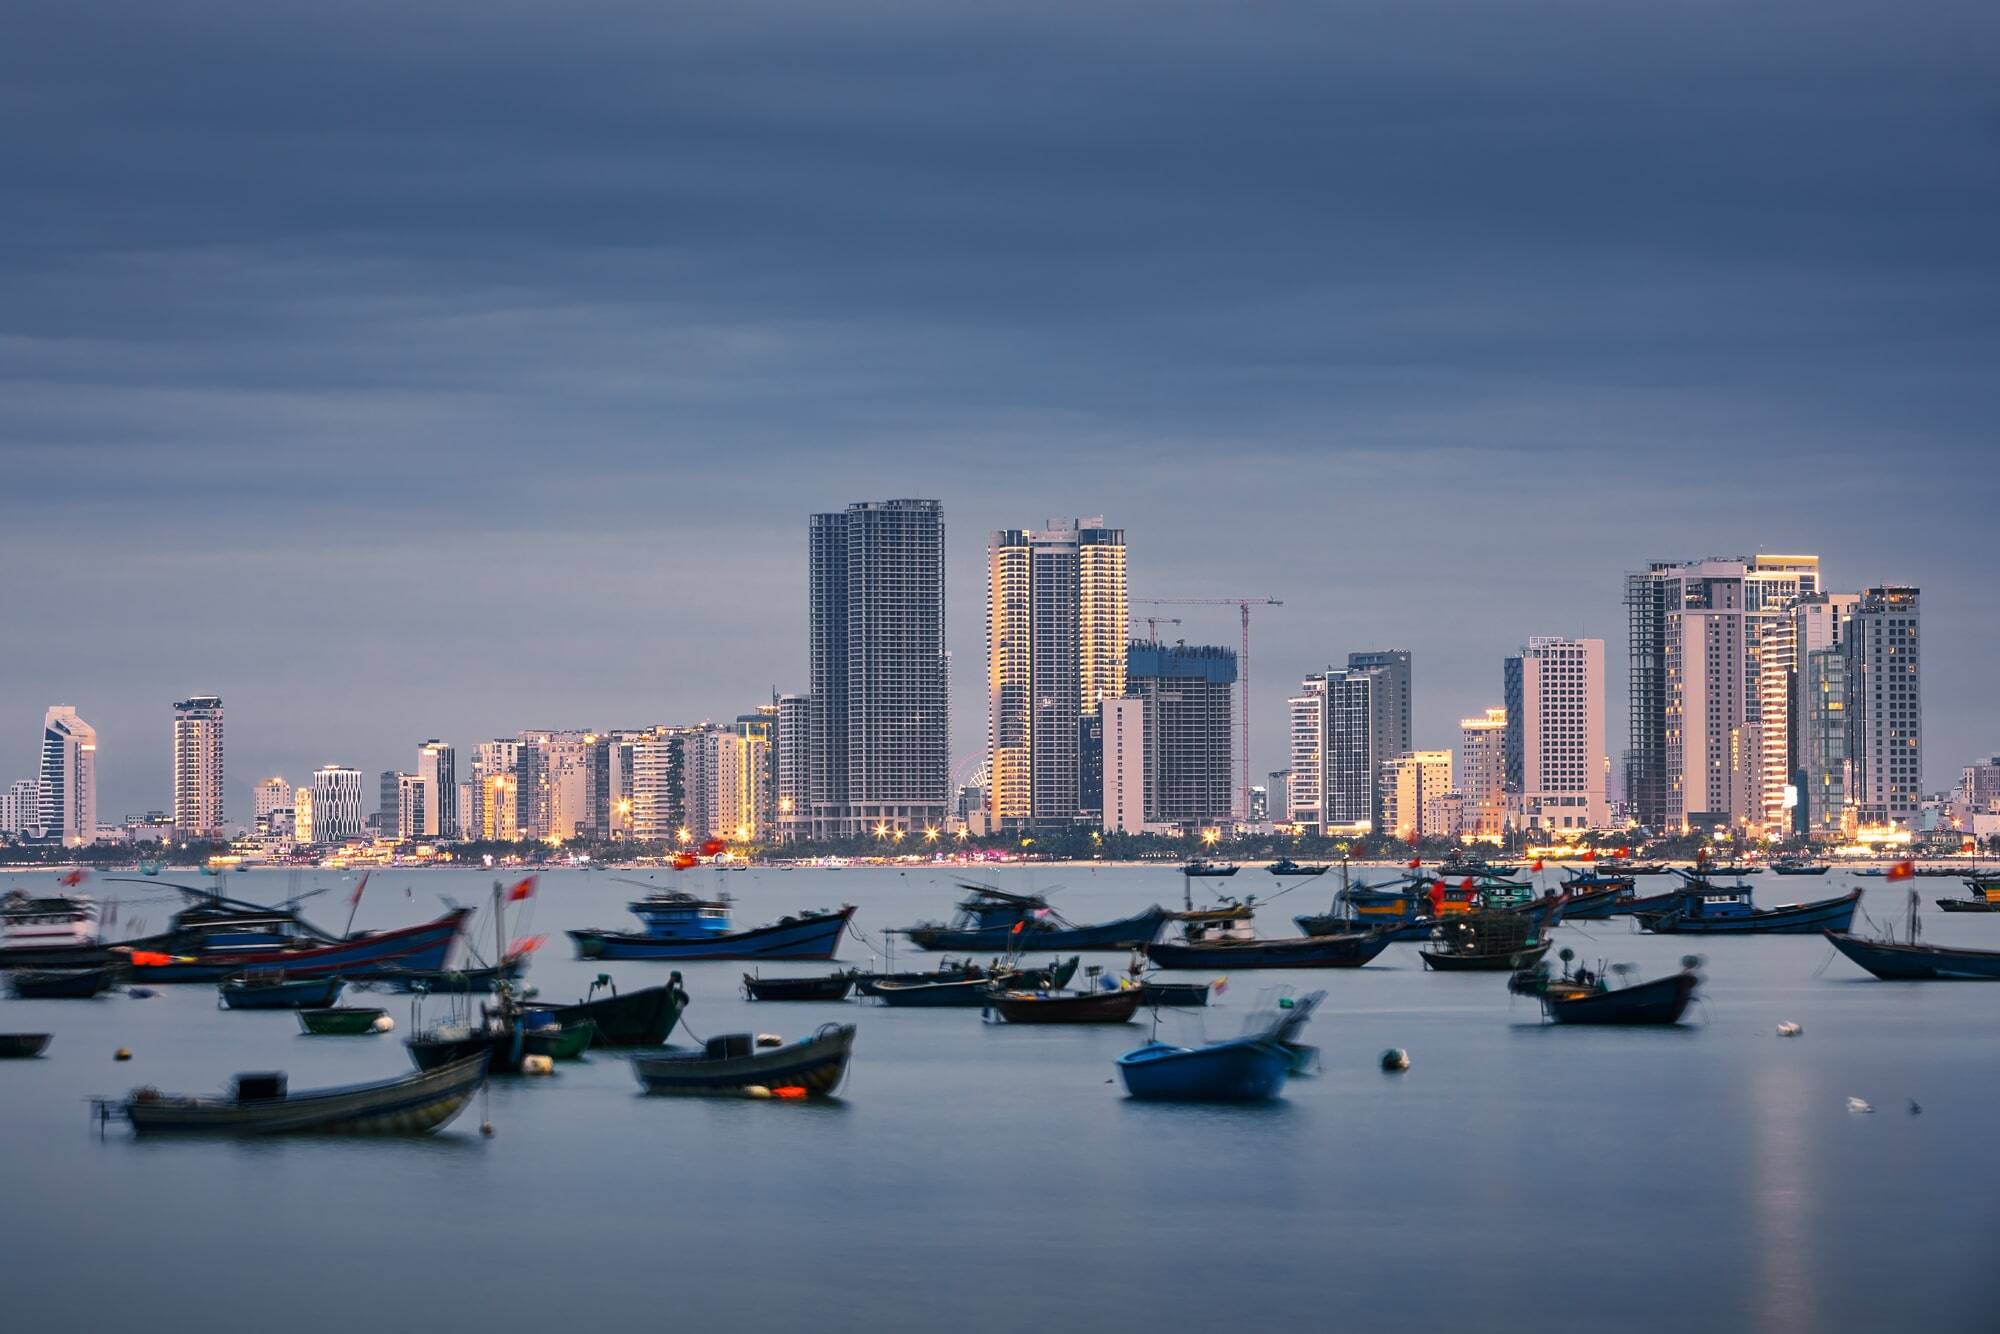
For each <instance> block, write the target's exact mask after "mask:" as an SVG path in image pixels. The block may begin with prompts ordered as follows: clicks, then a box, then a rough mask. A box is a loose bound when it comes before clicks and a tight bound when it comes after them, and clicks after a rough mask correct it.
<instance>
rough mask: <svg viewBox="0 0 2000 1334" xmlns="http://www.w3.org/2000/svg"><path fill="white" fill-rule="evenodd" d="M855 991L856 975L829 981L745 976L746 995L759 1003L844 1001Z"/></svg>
mask: <svg viewBox="0 0 2000 1334" xmlns="http://www.w3.org/2000/svg"><path fill="white" fill-rule="evenodd" d="M853 989H854V974H852V973H834V974H832V975H831V976H829V977H752V976H751V975H750V974H748V973H745V974H744V975H743V992H744V994H745V995H747V996H748V997H749V998H750V999H751V1000H755V1001H840V1000H846V999H847V993H848V992H850V991H852V990H853Z"/></svg>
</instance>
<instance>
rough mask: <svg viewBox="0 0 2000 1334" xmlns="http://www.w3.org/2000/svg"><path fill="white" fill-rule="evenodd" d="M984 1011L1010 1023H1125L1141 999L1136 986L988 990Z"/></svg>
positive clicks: (1134, 1012) (1134, 1011) (1143, 996)
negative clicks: (1091, 988) (1055, 989)
mask: <svg viewBox="0 0 2000 1334" xmlns="http://www.w3.org/2000/svg"><path fill="white" fill-rule="evenodd" d="M987 995H988V1000H987V1012H988V1013H989V1014H997V1015H999V1017H1000V1018H1002V1019H1004V1020H1006V1021H1007V1022H1008V1023H1010V1024H1129V1023H1131V1022H1132V1016H1133V1015H1135V1014H1137V1013H1138V1012H1139V1006H1140V1005H1141V1004H1142V1003H1144V1001H1145V993H1144V991H1143V990H1142V989H1141V988H1139V987H1110V988H1105V989H1100V990H1097V991H997V990H996V991H992V992H989V993H987Z"/></svg>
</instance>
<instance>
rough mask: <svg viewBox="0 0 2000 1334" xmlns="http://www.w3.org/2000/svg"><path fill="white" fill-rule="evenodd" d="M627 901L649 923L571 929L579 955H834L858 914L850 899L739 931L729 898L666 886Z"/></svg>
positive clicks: (660, 957)
mask: <svg viewBox="0 0 2000 1334" xmlns="http://www.w3.org/2000/svg"><path fill="white" fill-rule="evenodd" d="M627 906H628V908H629V910H630V911H631V913H632V914H633V915H634V916H635V917H637V918H638V919H639V921H640V922H641V923H642V924H643V925H644V927H645V929H644V930H642V931H602V930H595V929H585V930H579V931H571V932H570V933H569V938H570V939H571V940H574V941H575V942H576V955H577V957H578V958H579V959H674V960H681V959H831V958H832V957H833V956H834V954H835V952H836V951H838V950H839V949H840V938H841V936H842V934H843V933H845V932H846V930H847V923H848V922H849V920H851V919H852V918H853V916H854V908H853V906H852V905H848V906H845V907H843V908H841V909H840V910H839V911H838V912H805V913H800V914H798V915H797V916H795V917H784V918H780V919H779V920H778V921H775V922H773V923H771V924H770V925H769V926H759V927H752V928H751V929H750V930H748V931H735V930H732V929H731V928H730V921H729V901H728V900H727V899H701V898H696V897H695V896H694V895H692V894H683V893H681V892H680V891H678V890H665V891H662V892H660V893H657V894H650V895H648V896H647V897H645V898H643V899H640V900H638V901H637V902H635V903H632V904H629V905H627Z"/></svg>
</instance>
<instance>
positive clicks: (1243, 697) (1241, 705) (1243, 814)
mask: <svg viewBox="0 0 2000 1334" xmlns="http://www.w3.org/2000/svg"><path fill="white" fill-rule="evenodd" d="M1132 601H1134V602H1137V603H1141V604H1143V605H1145V606H1148V607H1235V608H1237V609H1239V610H1240V611H1241V612H1242V613H1243V649H1242V652H1241V653H1240V655H1239V656H1238V657H1237V659H1236V679H1237V685H1238V690H1237V700H1236V705H1237V709H1236V712H1237V724H1236V745H1237V750H1238V751H1239V760H1238V763H1239V764H1240V766H1241V768H1240V772H1241V774H1242V778H1241V780H1240V781H1239V782H1238V783H1237V785H1236V800H1235V803H1234V805H1235V810H1234V811H1233V812H1232V814H1234V815H1235V817H1236V819H1237V820H1238V821H1246V820H1248V819H1249V818H1250V609H1251V608H1252V607H1282V606H1284V605H1285V604H1284V603H1283V602H1280V601H1279V600H1278V599H1277V598H1133V599H1132ZM1141 619H1146V618H1143V617H1142V618H1141ZM1162 619H1165V618H1162ZM1174 624H1176V625H1178V624H1180V622H1178V621H1176V622H1174Z"/></svg>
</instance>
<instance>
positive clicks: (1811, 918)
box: [1633, 878, 1861, 935]
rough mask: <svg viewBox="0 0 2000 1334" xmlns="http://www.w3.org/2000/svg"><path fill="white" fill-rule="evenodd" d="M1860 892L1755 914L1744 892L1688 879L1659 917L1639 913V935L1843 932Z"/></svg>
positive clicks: (1746, 888) (1744, 889)
mask: <svg viewBox="0 0 2000 1334" xmlns="http://www.w3.org/2000/svg"><path fill="white" fill-rule="evenodd" d="M1860 902H1861V891H1860V890H1859V889H1856V890H1853V891H1851V892H1849V893H1846V894H1843V895H1841V896H1840V897H1839V898H1837V899H1821V900H1819V901H1818V902H1816V903H1786V904H1781V905H1779V906H1778V907H1776V908H1759V907H1758V906H1757V904H1756V900H1755V898H1754V896H1753V895H1752V893H1751V891H1750V888H1749V886H1747V885H1738V886H1734V887H1730V886H1721V885H1715V884H1711V883H1709V882H1707V881H1703V880H1698V879H1693V878H1690V880H1689V883H1688V884H1686V885H1684V886H1683V887H1682V888H1681V891H1680V893H1679V894H1678V895H1677V896H1676V898H1675V902H1674V903H1673V904H1672V905H1671V906H1669V907H1668V908H1666V909H1665V910H1663V911H1660V912H1639V913H1634V914H1633V915H1634V916H1635V917H1637V918H1638V921H1639V929H1640V930H1642V931H1650V932H1653V933H1655V934H1657V935H1747V934H1753V933H1764V934H1776V935H1807V934H1816V933H1819V932H1822V931H1845V930H1847V928H1848V926H1849V925H1850V924H1851V923H1852V922H1853V921H1854V910H1855V907H1856V905H1858V904H1859V903H1860Z"/></svg>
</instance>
